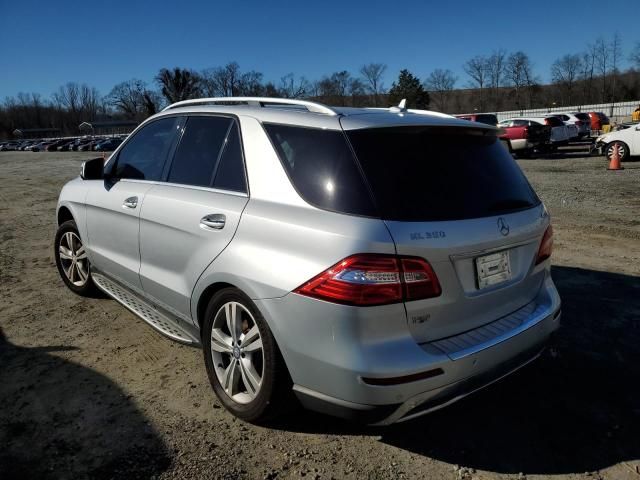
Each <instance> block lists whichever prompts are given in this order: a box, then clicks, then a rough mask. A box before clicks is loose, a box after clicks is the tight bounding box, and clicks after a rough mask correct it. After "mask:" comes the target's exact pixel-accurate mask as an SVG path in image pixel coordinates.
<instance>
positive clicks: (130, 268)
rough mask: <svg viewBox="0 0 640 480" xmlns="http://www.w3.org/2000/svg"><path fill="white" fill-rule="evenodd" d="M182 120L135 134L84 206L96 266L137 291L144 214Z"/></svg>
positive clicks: (93, 183) (95, 184)
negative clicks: (141, 226) (144, 207)
mask: <svg viewBox="0 0 640 480" xmlns="http://www.w3.org/2000/svg"><path fill="white" fill-rule="evenodd" d="M179 120H180V119H179V118H177V117H166V118H161V119H159V120H155V121H152V122H150V123H148V124H146V125H145V126H143V127H142V128H141V129H140V130H138V131H137V132H135V134H134V135H133V136H132V137H131V138H130V139H129V140H128V141H127V142H126V143H125V145H124V146H123V147H122V149H120V150H119V151H118V152H117V153H116V155H115V156H114V157H113V158H111V159H110V161H109V163H108V164H107V165H106V166H105V173H106V176H107V178H106V179H105V180H99V181H91V185H90V186H89V189H88V192H87V197H86V200H85V202H86V208H87V230H88V240H89V242H88V249H89V255H90V258H91V263H92V265H93V266H94V267H95V268H96V269H97V270H98V271H101V272H103V273H105V274H107V275H109V276H111V277H114V278H115V279H116V280H119V281H120V282H122V283H124V284H125V285H126V286H129V287H132V288H134V289H137V290H140V289H141V288H142V284H141V283H140V276H139V272H140V242H139V240H140V239H139V232H140V211H141V208H142V204H143V202H144V199H145V196H146V195H147V192H148V191H149V190H150V189H151V188H152V186H153V182H154V181H156V180H158V179H160V178H161V176H162V170H163V167H164V164H165V161H166V159H167V155H168V152H169V150H170V148H171V146H172V144H173V141H174V139H175V138H176V137H177V135H176V132H177V128H176V127H177V126H179V125H178V124H179Z"/></svg>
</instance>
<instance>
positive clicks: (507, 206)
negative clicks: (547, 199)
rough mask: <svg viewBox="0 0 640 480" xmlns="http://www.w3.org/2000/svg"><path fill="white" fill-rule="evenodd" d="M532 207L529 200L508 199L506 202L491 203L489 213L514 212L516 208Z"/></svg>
mask: <svg viewBox="0 0 640 480" xmlns="http://www.w3.org/2000/svg"><path fill="white" fill-rule="evenodd" d="M527 207H533V203H531V202H530V201H529V200H523V199H521V198H508V199H506V200H500V201H498V202H495V203H492V204H491V205H490V206H489V211H490V212H495V211H498V210H515V209H517V208H527Z"/></svg>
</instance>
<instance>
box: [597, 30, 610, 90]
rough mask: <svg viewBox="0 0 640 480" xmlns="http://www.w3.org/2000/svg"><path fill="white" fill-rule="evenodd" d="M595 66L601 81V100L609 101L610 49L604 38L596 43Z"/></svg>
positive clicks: (600, 38)
mask: <svg viewBox="0 0 640 480" xmlns="http://www.w3.org/2000/svg"><path fill="white" fill-rule="evenodd" d="M595 55H596V57H595V64H596V68H597V71H598V73H599V74H600V79H601V82H602V83H601V88H600V100H601V101H602V102H606V101H607V74H608V73H609V60H610V49H609V45H608V44H607V42H605V40H604V38H602V37H599V38H598V39H597V40H596V43H595Z"/></svg>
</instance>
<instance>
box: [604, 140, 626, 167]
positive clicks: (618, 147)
mask: <svg viewBox="0 0 640 480" xmlns="http://www.w3.org/2000/svg"><path fill="white" fill-rule="evenodd" d="M616 151H617V152H618V158H619V159H620V161H621V162H626V161H627V160H628V159H629V147H627V146H626V145H625V144H624V143H622V142H611V143H610V144H608V145H607V146H606V148H605V149H604V152H605V155H606V156H607V160H609V161H611V158H612V157H613V154H614V152H616Z"/></svg>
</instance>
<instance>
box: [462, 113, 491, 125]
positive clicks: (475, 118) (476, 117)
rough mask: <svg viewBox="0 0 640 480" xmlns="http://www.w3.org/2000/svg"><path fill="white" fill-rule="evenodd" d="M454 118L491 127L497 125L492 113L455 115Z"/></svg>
mask: <svg viewBox="0 0 640 480" xmlns="http://www.w3.org/2000/svg"><path fill="white" fill-rule="evenodd" d="M455 117H456V118H461V119H463V120H469V121H470V122H480V123H486V124H487V125H493V126H496V125H497V124H498V117H496V116H495V115H494V114H493V113H464V114H461V115H455Z"/></svg>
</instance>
